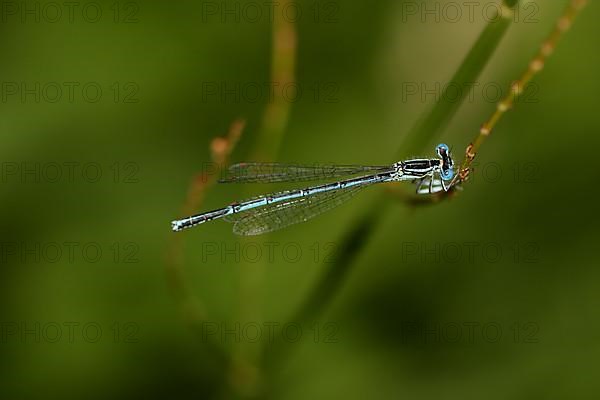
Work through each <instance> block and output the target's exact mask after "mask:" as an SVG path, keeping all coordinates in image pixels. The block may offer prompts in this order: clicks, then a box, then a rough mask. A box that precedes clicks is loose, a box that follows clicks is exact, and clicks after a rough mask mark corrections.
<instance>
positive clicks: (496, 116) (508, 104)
mask: <svg viewBox="0 0 600 400" xmlns="http://www.w3.org/2000/svg"><path fill="white" fill-rule="evenodd" d="M586 3H587V0H571V1H570V3H569V4H568V6H567V8H566V9H565V11H564V13H563V14H562V15H561V17H560V18H559V19H558V21H557V23H556V26H555V28H554V30H553V31H552V33H551V34H550V36H548V38H547V39H546V40H545V41H544V43H542V45H541V46H540V49H539V51H538V53H537V54H536V56H535V57H534V58H533V59H532V60H531V62H530V63H529V65H528V67H527V69H526V70H525V72H523V74H522V75H521V77H520V78H519V79H518V80H516V81H514V82H513V83H512V85H511V87H510V90H509V93H508V94H507V95H506V97H505V98H504V99H502V100H501V101H500V102H499V103H498V105H497V107H496V110H495V111H494V112H493V113H492V115H491V116H490V118H489V119H488V120H487V121H486V122H485V123H484V124H483V125H482V126H481V128H480V129H479V133H478V134H477V136H476V137H475V139H474V140H473V141H472V142H471V143H470V144H469V145H468V146H467V148H466V150H465V158H464V160H463V161H462V163H461V166H460V169H459V173H458V174H457V177H456V180H455V183H461V182H464V181H466V180H467V179H468V178H469V173H470V171H471V165H472V163H473V160H474V159H475V156H476V155H477V153H478V152H479V148H480V147H481V145H482V144H483V142H484V141H485V139H486V138H487V137H488V136H490V134H491V133H492V131H493V130H494V128H495V127H496V125H497V124H498V121H500V119H501V118H502V116H503V115H504V114H505V113H506V112H507V111H508V110H510V109H511V108H512V106H513V105H514V103H515V101H516V100H517V99H518V98H519V96H521V94H523V91H524V89H525V87H526V86H527V84H528V83H529V82H530V81H531V80H532V79H533V77H534V76H535V75H536V74H537V73H539V72H540V71H541V70H542V69H543V68H544V65H545V64H546V61H547V59H548V57H550V55H551V54H552V53H553V52H554V50H555V49H556V46H557V44H558V41H559V40H560V38H561V37H562V36H563V35H564V34H565V33H566V32H567V31H568V30H569V28H570V27H571V26H572V24H573V21H574V20H575V17H577V15H578V14H579V12H580V11H581V10H582V9H583V7H584V6H585V5H586Z"/></svg>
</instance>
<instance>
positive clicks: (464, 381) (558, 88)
mask: <svg viewBox="0 0 600 400" xmlns="http://www.w3.org/2000/svg"><path fill="white" fill-rule="evenodd" d="M449 3H452V2H448V1H439V2H433V1H428V2H404V1H388V0H384V1H378V2H376V3H374V2H368V1H354V0H348V1H344V2H327V1H323V2H316V3H315V2H311V1H300V2H297V3H296V4H297V8H299V9H301V10H302V15H301V16H300V17H298V18H297V19H298V21H297V23H296V24H295V27H296V30H297V38H298V41H297V62H296V80H297V85H298V87H300V88H301V90H302V95H300V96H299V97H298V99H297V101H294V102H291V101H290V102H287V103H288V104H287V105H288V106H289V110H290V115H289V120H288V121H287V124H286V126H285V129H284V131H283V132H284V134H285V135H284V137H283V139H282V144H281V151H280V153H279V155H278V157H277V158H278V160H280V161H287V162H301V163H357V164H387V163H392V162H395V161H397V160H395V159H394V158H393V157H394V154H396V152H397V149H398V148H399V146H400V145H401V143H402V142H403V140H405V139H406V138H405V135H406V132H408V131H409V129H410V128H411V127H412V126H413V125H414V123H415V122H416V121H417V119H418V118H419V117H420V116H421V115H422V114H423V113H424V112H426V111H427V110H428V109H429V107H430V106H431V105H432V104H433V103H434V101H435V94H436V93H437V94H438V95H439V94H440V90H438V89H436V88H437V85H441V87H443V86H444V85H445V84H447V82H448V80H449V79H450V77H451V76H452V74H453V73H454V71H455V70H456V69H457V68H458V67H459V65H460V63H461V61H462V60H463V58H464V57H465V55H466V53H467V52H468V51H469V49H470V48H471V46H472V44H473V43H474V42H475V40H476V39H477V37H478V35H479V33H480V32H481V31H482V29H483V28H484V26H485V25H486V20H485V18H483V17H482V11H483V10H484V8H485V6H486V4H487V3H488V2H481V3H478V5H476V6H475V8H474V14H473V18H469V11H468V8H466V7H465V6H464V4H463V3H460V2H459V3H456V2H455V3H454V4H459V6H460V7H461V10H462V12H463V15H462V17H460V18H457V19H456V18H454V14H453V11H452V10H451V9H448V8H446V7H448V4H449ZM248 4H252V5H251V7H254V8H258V9H260V10H262V12H264V13H267V11H268V6H265V3H263V2H254V3H253V2H233V1H227V2H200V1H198V2H192V1H180V2H166V1H163V2H139V3H138V2H117V3H115V2H110V1H98V2H93V3H92V2H89V3H88V2H81V3H77V5H75V6H74V8H73V10H72V12H73V13H72V14H70V10H69V8H68V7H67V6H65V5H64V3H50V2H43V1H42V2H3V3H2V22H1V23H0V30H1V33H2V35H1V37H2V40H0V46H1V47H0V49H1V54H2V57H1V59H2V61H1V62H0V76H1V83H2V87H1V91H2V104H1V105H0V130H1V132H2V137H3V138H4V140H3V142H2V146H1V147H0V159H1V163H2V171H1V172H2V175H1V179H2V181H1V190H0V196H1V204H2V207H1V208H0V218H1V224H2V238H1V239H0V242H1V245H2V247H1V249H0V250H1V254H0V256H1V260H0V261H1V268H0V327H1V330H0V397H2V398H11V399H38V398H57V397H59V396H60V397H61V398H65V399H67V398H83V397H85V398H108V397H110V398H128V399H131V398H154V397H156V398H161V397H162V398H192V397H194V398H229V397H270V398H278V399H306V398H331V397H342V396H344V397H345V398H348V399H363V398H410V399H430V398H431V399H434V398H436V399H439V398H443V399H453V398H457V399H458V398H460V399H480V398H487V399H506V398H515V399H521V398H522V399H525V398H527V399H532V398H543V399H563V398H578V399H581V398H595V396H596V395H597V393H598V391H599V390H600V386H599V383H598V380H597V379H596V373H595V372H594V371H596V369H597V368H596V365H597V360H598V357H599V356H600V346H599V345H598V341H597V339H598V337H599V334H600V323H599V321H598V318H597V307H598V305H599V304H600V295H599V294H598V293H599V290H598V289H599V288H600V285H599V280H598V279H599V278H600V276H599V272H598V269H597V265H598V262H597V255H596V253H595V250H596V248H597V243H598V239H599V234H598V229H597V223H598V219H597V197H598V194H599V192H598V189H597V188H596V186H597V184H596V179H597V176H598V173H597V165H596V162H595V160H596V157H597V149H598V146H599V145H600V139H599V137H600V136H599V135H598V129H599V123H598V118H597V115H596V113H597V112H598V101H597V97H596V96H597V94H598V93H599V92H600V84H599V80H598V78H597V71H598V70H600V57H599V53H598V47H597V45H598V35H599V33H600V28H599V25H598V24H597V23H596V21H597V19H598V18H600V8H599V7H598V4H597V3H592V4H590V5H589V6H588V7H587V8H586V9H585V10H584V12H583V13H582V15H581V17H580V18H579V19H578V20H577V22H576V24H575V25H574V26H573V29H572V31H570V32H569V33H568V34H567V35H566V36H565V37H564V38H563V40H562V41H561V43H560V45H559V47H558V48H557V50H556V52H555V54H554V55H553V56H552V57H551V58H550V60H549V62H548V64H547V66H546V68H545V69H544V70H543V71H542V72H541V74H540V75H539V76H538V77H536V79H535V82H534V86H533V89H534V90H533V91H532V92H531V93H529V96H527V100H529V101H527V100H522V101H520V102H519V103H518V104H517V106H516V107H515V109H514V110H513V111H511V112H510V113H509V114H507V115H506V116H505V118H504V119H503V120H502V121H501V123H500V124H499V126H498V128H497V130H496V131H495V132H494V133H493V135H492V136H491V137H490V138H489V140H488V142H486V144H485V145H484V146H483V147H482V150H481V153H480V154H479V156H478V159H477V161H478V163H479V165H480V167H479V168H478V169H476V171H475V175H474V177H473V181H472V183H470V184H468V185H466V188H465V191H464V192H463V193H461V194H460V195H459V196H457V197H455V198H453V199H452V201H447V202H443V203H440V204H437V205H434V206H430V207H420V208H410V207H408V206H406V205H404V204H402V203H401V202H398V201H397V199H396V198H395V197H394V196H393V195H390V196H388V198H389V199H388V201H389V202H393V203H397V204H394V205H393V206H392V207H388V209H387V211H386V212H387V213H388V214H387V215H386V216H385V218H384V220H383V222H382V223H381V224H380V225H379V226H378V228H377V229H376V231H375V232H374V234H373V235H372V236H371V237H370V238H369V242H368V243H367V244H366V245H365V247H364V251H362V252H360V253H359V255H358V256H357V257H356V259H355V260H354V262H353V263H352V265H351V267H349V268H350V273H349V275H348V277H347V280H345V281H344V282H341V284H340V290H339V291H337V293H335V294H334V297H333V302H332V304H330V305H329V304H328V305H327V306H326V307H325V309H324V313H322V314H320V315H319V316H318V319H317V320H315V321H309V322H308V323H304V322H302V324H300V323H299V322H298V324H296V325H293V326H292V330H290V331H289V332H287V333H288V334H289V335H288V334H286V333H285V332H283V327H284V326H286V324H288V323H290V322H291V323H294V321H290V320H289V318H290V317H291V316H292V315H293V314H294V311H295V310H296V309H297V308H298V307H299V306H300V305H301V304H303V303H304V302H305V301H307V296H309V294H310V291H311V288H313V286H314V285H315V284H316V282H318V280H319V277H320V276H321V275H322V273H323V271H324V270H326V268H327V267H328V265H329V264H330V263H329V261H330V260H331V257H333V256H335V255H336V254H335V252H336V251H337V250H338V249H339V248H340V241H341V240H342V238H343V233H344V232H346V231H347V229H348V228H349V227H351V226H352V225H353V223H355V222H356V219H357V215H360V214H361V213H363V212H364V210H365V209H368V208H369V207H370V206H373V204H375V203H374V202H373V199H374V197H375V196H377V192H378V191H383V190H385V189H384V188H372V189H369V190H366V191H365V192H364V193H362V194H361V195H360V196H357V198H356V199H354V200H353V201H352V202H350V203H349V204H347V205H344V206H343V207H340V208H339V209H337V210H335V211H333V212H330V213H328V214H326V215H323V216H321V217H320V218H318V219H316V220H314V221H311V222H310V223H306V224H301V225H297V226H293V227H291V228H288V229H286V230H282V231H278V232H275V233H273V234H270V235H269V236H267V237H266V238H261V239H254V238H251V239H247V240H246V239H244V240H241V239H240V238H239V237H236V236H234V235H233V234H232V233H231V226H230V225H229V224H226V223H224V222H214V223H211V224H207V225H205V226H201V227H198V228H196V229H193V230H189V231H186V232H184V233H181V234H179V235H183V236H182V238H183V237H184V238H185V243H184V249H183V257H184V258H183V260H182V264H181V265H182V267H181V268H182V269H183V274H182V275H181V279H182V280H183V282H184V283H185V285H187V288H188V290H189V292H190V293H191V294H192V295H193V296H194V297H195V299H196V300H195V302H196V303H195V304H196V305H197V307H199V309H200V310H203V312H205V314H204V317H203V318H204V319H203V320H201V321H199V320H198V319H197V317H194V315H196V314H194V312H193V310H194V309H192V311H190V306H189V304H187V303H186V301H181V300H180V297H178V293H177V290H169V288H170V287H172V285H171V286H170V284H169V278H168V277H169V274H168V273H167V263H168V262H169V256H168V255H167V254H168V248H169V243H170V240H171V239H172V238H173V235H174V234H173V233H172V232H171V231H170V226H169V222H170V221H171V220H172V219H174V218H176V217H179V216H181V215H180V213H181V208H182V204H183V203H184V201H185V199H186V195H187V192H188V187H189V185H190V182H191V181H192V178H193V177H194V176H196V175H197V174H198V173H199V172H201V171H203V170H206V169H207V168H208V167H207V166H209V164H208V163H209V162H210V161H211V158H210V151H209V146H210V143H211V140H212V139H213V138H215V137H216V136H222V135H225V134H226V133H227V131H228V129H229V125H230V124H231V122H232V121H233V120H235V119H237V118H244V119H246V121H247V125H246V128H245V130H244V133H243V135H242V137H241V139H240V142H239V144H238V146H237V147H236V149H235V151H234V153H233V154H232V160H233V161H235V162H237V161H243V160H248V158H249V157H252V154H253V153H254V152H255V151H256V149H255V148H254V146H255V144H256V143H257V142H259V141H258V139H257V138H258V137H259V131H260V126H261V121H262V118H263V113H264V111H265V107H267V106H268V103H269V99H268V96H266V95H265V92H262V94H261V95H259V96H258V97H259V98H258V100H256V101H255V100H254V97H253V96H252V94H248V93H249V92H247V91H249V90H251V89H252V88H253V87H255V85H258V86H263V87H264V85H265V84H266V83H267V82H272V81H274V79H273V78H271V77H270V63H271V25H272V24H271V23H270V21H269V18H268V17H267V16H263V17H262V18H259V20H258V21H254V19H255V14H254V9H249V8H247V7H248ZM565 5H566V2H565V1H536V2H533V3H525V4H524V5H523V6H522V13H521V14H519V15H518V16H517V17H516V22H515V23H514V24H512V26H511V27H510V28H509V30H508V32H507V34H506V37H505V38H504V39H503V40H502V42H501V43H500V46H499V47H498V49H497V50H496V51H495V52H494V55H493V57H492V58H491V60H490V63H489V64H488V65H487V67H486V68H485V69H484V71H483V74H482V75H481V76H480V77H479V78H478V80H477V85H476V87H475V89H474V90H473V93H472V96H471V97H470V98H469V99H467V101H466V102H465V103H464V104H463V105H462V107H461V108H460V110H459V112H458V114H457V115H456V116H455V117H454V118H453V119H452V121H451V123H450V124H449V125H448V126H446V127H445V129H444V133H443V136H442V137H441V138H440V139H441V140H442V141H444V142H446V143H448V144H450V145H452V146H453V147H454V151H455V153H456V157H457V158H460V156H462V154H463V149H464V148H465V147H466V145H467V144H468V143H469V141H470V140H471V139H472V138H473V136H474V135H475V134H476V133H477V131H478V129H479V126H480V125H481V124H482V123H483V122H484V121H485V119H486V118H487V117H488V115H489V114H490V113H491V112H492V110H493V109H494V107H495V102H494V101H493V100H496V99H497V94H496V93H495V88H502V90H505V88H506V87H507V86H508V85H509V83H510V82H511V81H512V80H513V79H516V78H517V77H518V76H519V74H520V73H521V72H522V70H523V69H524V68H525V67H526V66H527V64H528V63H529V60H530V59H531V57H532V55H533V54H535V52H536V51H537V49H538V46H539V45H540V43H541V42H542V40H543V39H544V38H545V37H546V35H547V34H548V33H549V32H550V30H551V29H552V28H553V26H554V24H555V22H556V19H557V18H558V16H559V15H560V14H561V12H562V10H563V8H564V6H565ZM23 7H28V8H27V9H26V10H25V11H24V10H23V9H22V8H23ZM207 7H209V8H207ZM414 7H417V10H418V11H417V13H416V14H414V13H413V12H412V10H414ZM423 7H430V9H432V10H434V11H433V14H425V16H423V15H421V14H420V12H422V11H423V9H422V8H423ZM215 8H216V11H215ZM225 9H227V10H233V14H232V13H231V12H230V13H229V14H228V13H225V12H224V10H225ZM27 10H29V11H27ZM57 10H58V11H59V12H61V15H62V16H61V17H58V14H56V12H57ZM244 10H245V11H244ZM436 10H437V11H436ZM98 11H100V12H101V14H97V12H98ZM409 11H410V12H409ZM275 12H281V10H280V9H279V10H277V9H276V10H275ZM238 18H239V22H237V21H236V19H238ZM436 19H439V20H438V21H436ZM215 85H216V86H215ZM222 85H225V86H222ZM253 85H254V86H253ZM57 87H58V88H59V89H60V92H57ZM70 87H71V88H73V91H72V96H73V97H72V98H71V97H69V94H70V93H69V89H68V88H70ZM214 87H218V90H217V92H216V94H214V95H213V92H211V91H209V88H210V89H211V90H212V88H214ZM222 87H225V88H226V90H228V91H229V92H224V91H223V89H222ZM415 87H417V88H418V89H417V91H416V92H414V88H415ZM98 88H99V89H100V92H98ZM482 88H486V90H489V91H488V92H486V91H484V90H482ZM245 90H246V92H244V91H245ZM228 93H229V94H228ZM236 96H239V97H240V98H239V99H237V98H236ZM435 144H437V139H436V141H435V142H432V143H427V145H426V148H427V149H428V150H427V151H426V152H425V154H419V156H427V157H429V156H431V155H433V148H434V146H435ZM429 149H431V150H429ZM69 171H73V175H70V174H69ZM57 173H60V176H57V175H56V174H57ZM98 174H100V175H98ZM265 189H267V188H265V187H255V186H254V187H249V188H242V187H239V186H226V187H221V186H216V187H213V188H211V189H210V191H209V193H208V194H207V197H206V200H205V201H204V202H203V204H202V206H201V209H202V210H209V209H213V208H217V207H221V206H223V205H225V204H227V203H229V202H231V201H232V200H238V199H240V198H242V197H245V196H248V195H250V194H251V193H258V192H259V191H264V190H265ZM198 211H200V210H198ZM236 246H237V247H236ZM269 246H271V248H273V249H274V250H273V253H272V257H269V256H268V254H269V252H268V249H269ZM257 249H258V251H260V254H259V255H258V256H257V255H256V251H257ZM298 251H299V252H300V253H298ZM165 260H167V262H166V261H165ZM171 261H172V260H171ZM595 266H596V267H595ZM340 279H342V278H341V277H340ZM265 324H271V325H270V326H275V328H274V335H275V337H277V339H276V342H278V343H279V345H280V347H282V348H285V350H287V351H284V352H281V353H280V354H281V356H279V357H278V358H277V359H276V360H275V361H273V364H271V367H270V368H268V369H265V368H264V362H263V357H262V356H261V354H262V351H263V349H265V348H266V350H267V352H268V351H269V348H270V347H271V340H270V338H269V337H268V334H267V331H268V330H267V328H266V327H267V326H269V325H265ZM273 324H274V325H273ZM298 325H300V329H301V333H300V334H299V337H298V340H294V339H293V338H292V337H293V336H295V335H294V330H297V328H298ZM190 326H192V327H190ZM257 326H258V327H259V333H258V340H254V339H255V338H256V327H257ZM231 331H233V332H234V333H231ZM227 332H229V333H227ZM215 342H216V344H215Z"/></svg>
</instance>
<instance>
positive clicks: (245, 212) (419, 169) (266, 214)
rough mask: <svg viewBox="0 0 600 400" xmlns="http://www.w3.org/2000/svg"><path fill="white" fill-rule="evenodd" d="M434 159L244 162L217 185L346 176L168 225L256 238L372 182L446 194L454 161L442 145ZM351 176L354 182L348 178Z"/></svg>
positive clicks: (324, 208) (303, 218)
mask: <svg viewBox="0 0 600 400" xmlns="http://www.w3.org/2000/svg"><path fill="white" fill-rule="evenodd" d="M436 152H437V155H438V158H431V159H411V160H406V161H399V162H397V163H395V164H393V165H391V166H362V165H330V166H308V165H290V164H280V163H242V164H236V165H233V166H231V167H230V168H229V171H228V172H229V175H228V176H226V177H225V178H224V179H221V180H220V181H219V182H221V183H259V182H261V183H273V182H303V181H316V180H325V179H331V178H340V177H347V179H345V180H340V181H337V182H333V183H327V184H323V185H319V186H311V187H308V188H305V189H299V190H288V191H284V192H277V193H271V194H267V195H263V196H259V197H255V198H252V199H249V200H245V201H242V202H239V203H232V204H230V205H228V206H227V207H224V208H220V209H218V210H214V211H209V212H205V213H202V214H198V215H193V216H191V217H187V218H184V219H180V220H176V221H173V222H171V225H172V228H173V231H181V230H183V229H186V228H191V227H193V226H196V225H200V224H203V223H205V222H208V221H212V220H214V219H219V218H223V219H224V220H226V221H228V222H233V223H234V226H233V232H234V233H237V234H239V235H260V234H262V233H266V232H271V231H275V230H278V229H281V228H284V227H286V226H289V225H293V224H297V223H299V222H305V221H308V220H309V219H311V218H313V217H316V216H317V215H319V214H321V213H323V212H325V211H328V210H331V209H332V208H334V207H336V206H338V205H340V204H342V203H344V202H345V201H347V200H348V199H350V198H351V197H353V196H354V195H355V194H356V193H358V192H359V191H360V190H362V189H363V188H365V187H367V186H370V185H373V184H375V183H385V182H399V181H411V182H414V183H416V186H417V193H419V194H432V193H437V192H441V191H442V190H444V191H447V190H448V189H449V188H450V186H451V184H452V179H453V178H454V161H453V160H452V157H451V155H450V149H449V148H448V146H447V145H445V144H439V145H438V146H437V147H436ZM351 176H355V177H351Z"/></svg>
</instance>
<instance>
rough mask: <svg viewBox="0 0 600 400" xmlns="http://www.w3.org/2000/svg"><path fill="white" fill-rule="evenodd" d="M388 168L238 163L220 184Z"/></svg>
mask: <svg viewBox="0 0 600 400" xmlns="http://www.w3.org/2000/svg"><path fill="white" fill-rule="evenodd" d="M391 169H392V168H390V166H368V165H299V164H282V163H240V164H235V165H232V166H231V167H229V170H228V174H227V176H225V177H224V178H222V179H221V180H220V181H219V182H220V183H259V182H262V183H273V182H307V181H315V180H325V179H329V178H339V177H344V176H350V175H358V174H375V173H380V172H386V171H390V170H391Z"/></svg>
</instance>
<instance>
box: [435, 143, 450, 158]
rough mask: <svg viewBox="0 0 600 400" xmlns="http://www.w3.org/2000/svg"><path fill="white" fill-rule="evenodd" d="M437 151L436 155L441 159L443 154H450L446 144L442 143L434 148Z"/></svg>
mask: <svg viewBox="0 0 600 400" xmlns="http://www.w3.org/2000/svg"><path fill="white" fill-rule="evenodd" d="M436 150H437V154H438V156H440V157H442V156H443V155H445V154H448V153H449V152H450V148H449V147H448V145H447V144H444V143H440V144H438V145H437V147H436Z"/></svg>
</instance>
